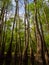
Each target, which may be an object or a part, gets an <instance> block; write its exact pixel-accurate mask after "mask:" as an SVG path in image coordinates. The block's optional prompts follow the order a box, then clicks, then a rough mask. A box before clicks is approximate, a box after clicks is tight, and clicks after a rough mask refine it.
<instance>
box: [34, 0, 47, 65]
mask: <svg viewBox="0 0 49 65" xmlns="http://www.w3.org/2000/svg"><path fill="white" fill-rule="evenodd" d="M34 4H35V21H34V22H35V25H36V31H37V34H36V35H37V43H38V44H37V49H38V50H37V53H38V54H40V55H41V58H42V62H43V65H46V60H45V56H44V52H43V51H44V50H43V40H42V36H41V33H40V30H39V26H38V20H37V7H36V4H37V1H36V0H34ZM38 41H39V42H38ZM39 47H40V48H39ZM38 60H40V59H39V58H38Z"/></svg>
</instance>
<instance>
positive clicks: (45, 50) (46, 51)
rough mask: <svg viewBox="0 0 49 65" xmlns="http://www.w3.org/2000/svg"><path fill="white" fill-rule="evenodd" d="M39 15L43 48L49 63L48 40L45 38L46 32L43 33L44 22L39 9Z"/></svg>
mask: <svg viewBox="0 0 49 65" xmlns="http://www.w3.org/2000/svg"><path fill="white" fill-rule="evenodd" d="M38 15H39V21H40V22H39V23H40V30H41V36H42V40H43V50H44V51H43V52H44V54H45V56H46V61H47V63H48V62H49V60H48V57H49V54H48V50H47V47H46V42H45V39H44V33H43V28H42V23H41V19H40V13H39V11H38Z"/></svg>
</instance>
